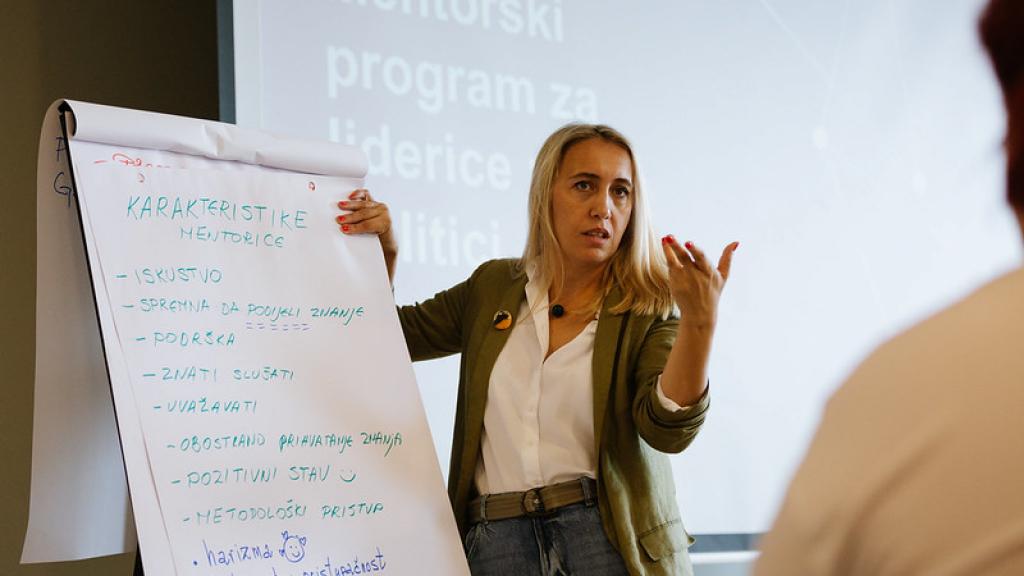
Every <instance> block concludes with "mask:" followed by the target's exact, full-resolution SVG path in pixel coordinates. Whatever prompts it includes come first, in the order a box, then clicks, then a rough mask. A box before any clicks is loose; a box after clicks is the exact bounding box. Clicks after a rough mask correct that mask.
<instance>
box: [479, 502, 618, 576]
mask: <svg viewBox="0 0 1024 576" xmlns="http://www.w3.org/2000/svg"><path fill="white" fill-rule="evenodd" d="M464 545H465V549H466V557H467V558H468V559H469V568H470V571H471V572H472V573H473V576H506V575H507V576H628V575H629V572H628V571H627V570H626V565H625V564H624V563H623V561H622V557H621V556H619V553H618V552H617V551H616V550H615V548H613V547H612V545H611V543H610V542H609V541H608V537H607V536H605V533H604V529H603V528H602V527H601V516H600V514H599V512H598V509H597V505H596V504H590V505H587V504H585V503H580V504H573V505H571V506H566V507H564V508H560V509H558V510H557V511H556V512H554V513H553V514H551V515H546V516H540V517H532V518H531V517H527V516H523V517H520V518H509V519H507V520H496V521H482V522H478V523H476V524H474V525H473V526H471V527H470V528H469V532H467V533H466V539H465V542H464Z"/></svg>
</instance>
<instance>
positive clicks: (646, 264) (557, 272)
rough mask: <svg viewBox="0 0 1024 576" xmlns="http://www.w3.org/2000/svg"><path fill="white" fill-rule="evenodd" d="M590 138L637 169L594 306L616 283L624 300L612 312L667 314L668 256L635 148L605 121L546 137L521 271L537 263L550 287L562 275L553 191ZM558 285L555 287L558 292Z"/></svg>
mask: <svg viewBox="0 0 1024 576" xmlns="http://www.w3.org/2000/svg"><path fill="white" fill-rule="evenodd" d="M592 138H599V139H601V140H604V141H606V142H610V143H612V144H615V145H617V146H620V147H622V149H624V150H625V151H626V153H627V154H629V160H630V164H631V166H632V171H633V173H632V180H633V210H632V213H631V214H630V217H629V223H628V224H627V226H626V230H625V232H624V233H623V235H622V242H621V243H620V244H619V247H618V250H616V252H615V255H614V256H612V260H611V262H610V263H609V265H608V267H607V268H605V273H604V278H603V279H602V285H603V289H602V290H601V292H600V293H599V294H598V300H597V301H596V302H595V303H594V308H595V310H596V308H597V307H598V306H599V305H600V300H601V299H603V298H604V297H605V296H606V295H607V294H608V292H609V290H611V288H612V286H615V285H618V286H619V287H620V288H621V290H622V296H623V298H622V301H621V302H619V303H618V304H617V305H616V306H615V307H614V308H612V309H611V312H612V313H614V314H621V313H623V312H626V311H630V312H634V313H637V314H642V315H658V316H662V317H665V316H668V315H669V314H670V313H671V312H672V310H673V302H672V296H671V293H670V292H669V280H668V266H667V265H666V263H665V255H664V254H663V253H662V252H661V250H660V249H659V248H658V242H657V238H656V237H655V235H654V229H653V228H652V227H651V224H650V221H649V220H648V209H647V201H646V198H645V197H644V194H643V191H642V188H641V186H640V178H639V172H638V169H637V165H636V158H634V156H633V147H632V146H631V145H630V144H629V141H628V140H626V137H625V136H623V135H622V134H621V133H619V132H618V131H617V130H615V129H614V128H611V127H608V126H605V125H602V124H578V123H572V124H566V125H565V126H562V127H561V128H559V129H558V130H555V132H554V133H553V134H551V136H548V139H547V140H546V141H545V142H544V145H543V146H541V148H540V152H538V153H537V160H536V162H535V163H534V166H533V178H532V180H531V182H530V199H529V212H530V213H529V233H528V235H527V238H526V248H525V249H524V250H523V256H522V258H521V259H520V261H519V265H520V267H521V268H522V269H525V267H526V266H529V265H533V266H535V275H536V278H535V281H537V282H539V283H540V285H541V286H546V287H548V288H550V287H551V284H552V282H553V281H554V279H555V278H563V275H562V272H563V271H564V263H563V262H562V252H561V249H560V247H559V244H558V239H557V238H556V237H555V227H554V223H553V222H552V206H551V199H552V189H553V187H554V182H555V178H556V177H557V176H558V171H559V169H561V167H562V160H563V159H564V158H565V154H566V152H567V151H568V150H569V148H571V147H572V146H573V145H575V144H578V143H580V142H582V141H584V140H590V139H592ZM560 289H561V287H556V292H558V291H560Z"/></svg>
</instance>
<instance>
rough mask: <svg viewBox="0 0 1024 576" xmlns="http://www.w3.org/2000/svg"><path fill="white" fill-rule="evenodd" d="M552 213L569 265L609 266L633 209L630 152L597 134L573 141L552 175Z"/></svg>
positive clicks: (565, 259)
mask: <svg viewBox="0 0 1024 576" xmlns="http://www.w3.org/2000/svg"><path fill="white" fill-rule="evenodd" d="M551 212H552V218H553V224H554V228H555V238H557V239H558V244H559V246H560V247H561V250H562V257H563V259H564V261H565V264H566V267H567V268H568V269H570V270H572V269H577V270H579V269H587V268H592V267H595V266H603V265H605V264H607V263H608V262H609V261H610V260H611V258H612V256H614V255H615V251H616V250H618V248H619V243H620V242H621V241H622V235H623V233H624V232H625V231H626V227H627V226H628V225H629V217H630V214H632V212H633V163H632V162H631V161H630V159H629V153H628V152H626V150H625V149H624V148H622V147H621V146H619V145H618V144H613V143H611V142H608V141H606V140H603V139H600V138H590V139H587V140H583V141H582V142H577V143H576V144H573V145H572V147H570V148H569V149H568V150H567V151H566V153H565V157H564V158H563V159H562V165H561V167H560V168H559V170H558V174H557V175H556V176H555V183H554V188H553V189H552V199H551Z"/></svg>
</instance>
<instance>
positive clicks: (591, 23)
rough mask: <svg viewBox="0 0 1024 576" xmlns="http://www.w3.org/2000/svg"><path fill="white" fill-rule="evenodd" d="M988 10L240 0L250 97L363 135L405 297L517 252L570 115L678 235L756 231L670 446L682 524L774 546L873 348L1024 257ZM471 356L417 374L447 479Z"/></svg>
mask: <svg viewBox="0 0 1024 576" xmlns="http://www.w3.org/2000/svg"><path fill="white" fill-rule="evenodd" d="M981 5H982V2H980V1H979V0H946V1H943V2H934V1H931V0H902V1H895V2H894V1H889V0H885V1H882V0H863V1H859V2H853V1H850V0H834V1H823V2H808V1H806V0H720V1H716V2H694V1H685V2H656V1H652V0H638V1H630V2H625V1H622V2H613V1H594V0H586V1H584V0H305V1H303V2H286V1H284V0H251V1H244V0H235V2H234V6H233V18H234V21H233V33H234V46H235V50H234V66H235V70H234V72H235V74H234V76H235V90H236V101H235V111H236V114H237V122H238V124H240V125H242V126H246V127H254V128H260V129H264V130H269V131H273V132H281V133H285V134H291V135H295V136H301V137H305V138H318V139H325V140H332V141H337V142H344V143H349V144H354V145H358V146H361V147H362V148H363V149H364V150H365V151H366V153H367V154H368V155H369V162H370V174H369V178H368V182H369V186H370V188H371V190H372V192H373V193H374V194H375V195H376V196H377V197H378V198H380V199H381V200H383V201H386V202H387V203H388V204H389V205H390V207H391V210H392V215H393V218H394V224H395V226H396V228H397V232H398V236H399V242H400V245H401V254H400V259H399V266H398V273H397V278H396V289H395V298H396V300H397V302H399V303H411V302H413V301H417V300H422V299H425V298H427V297H429V296H431V295H433V294H434V293H435V292H437V291H439V290H442V289H445V288H447V287H449V286H451V285H453V284H455V283H457V282H459V281H461V280H463V279H464V278H466V277H467V276H468V275H469V274H470V273H471V272H472V271H473V269H474V268H475V267H476V265H477V264H479V263H480V262H482V261H484V260H486V259H489V258H495V257H508V256H517V255H519V254H520V253H521V251H522V248H523V242H524V240H525V229H526V195H527V188H528V185H529V178H530V171H531V168H532V162H533V156H534V155H535V154H536V152H537V150H538V149H539V147H540V144H541V143H542V141H543V139H544V138H545V137H546V136H547V134H549V133H550V132H551V131H552V130H553V129H555V128H556V127H558V126H560V125H562V124H564V123H566V122H569V121H573V120H579V121H585V122H595V121H597V122H603V123H607V124H610V125H612V126H614V127H616V128H618V129H619V130H621V131H623V132H624V133H625V134H626V135H627V136H628V137H629V138H630V139H631V140H632V141H633V143H634V145H635V149H636V152H637V158H638V164H639V167H640V170H641V174H642V176H643V184H644V186H645V190H646V191H647V195H648V198H649V203H650V205H651V207H652V212H653V214H654V222H655V225H656V228H657V233H658V234H668V233H672V234H675V235H676V236H677V237H678V238H680V239H681V240H693V241H694V242H696V243H697V244H698V245H699V246H701V247H703V248H704V249H705V251H706V252H708V253H713V254H715V255H716V257H717V254H719V253H720V251H721V250H722V248H723V247H724V246H725V244H726V243H728V242H730V241H732V240H739V241H740V242H741V247H740V249H739V251H738V252H737V254H736V258H735V262H734V265H733V275H732V278H731V279H730V281H729V284H728V286H727V287H726V290H725V293H724V296H723V299H722V303H721V311H720V320H719V325H718V329H717V334H716V340H715V346H714V350H713V354H712V360H711V367H710V382H711V394H712V409H711V412H710V414H709V417H708V420H707V423H706V426H705V428H704V430H703V431H702V432H701V434H700V436H699V437H698V439H697V441H696V442H695V443H694V444H693V445H692V446H691V447H690V448H689V449H688V450H686V451H685V452H684V453H683V454H681V455H679V456H676V457H673V459H672V462H673V466H674V470H675V478H676V482H677V484H678V494H679V505H680V508H681V509H682V512H683V518H684V522H685V523H686V527H687V529H688V530H689V531H690V532H692V533H695V534H697V535H698V538H699V537H700V535H702V534H703V535H740V536H742V535H755V534H758V533H761V532H763V531H765V530H766V529H767V528H768V527H769V526H770V523H771V520H772V517H773V514H774V512H775V510H776V508H777V506H778V505H779V502H780V499H781V496H782V495H783V493H784V490H785V486H786V483H787V481H788V479H789V477H790V475H791V474H792V472H793V469H794V467H795V466H796V464H797V463H798V462H799V460H800V458H801V456H802V454H803V451H804V449H805V448H806V445H807V442H808V440H809V439H810V436H811V434H812V433H813V431H814V429H815V426H816V423H817V419H818V417H819V415H820V412H821V409H822V407H823V405H824V402H825V401H826V400H827V398H828V396H829V394H830V393H831V391H832V390H834V388H835V387H836V386H837V385H839V384H840V383H841V382H842V380H843V379H844V377H845V376H846V375H847V374H848V373H849V371H850V370H851V369H852V368H853V367H854V366H855V365H856V363H857V362H858V361H859V360H860V359H862V358H863V357H864V356H865V354H867V353H868V352H870V350H871V349H872V348H874V347H875V346H877V345H878V344H880V343H881V342H882V341H884V340H885V339H886V338H888V337H891V336H892V335H894V334H895V333H897V332H898V331H900V330H901V329H903V328H905V327H907V326H908V325H909V324H910V323H912V322H914V321H916V320H919V319H921V318H923V317H925V316H927V315H928V314H929V313H931V312H933V311H935V310H936V309H937V308H938V307H941V306H943V305H946V304H948V303H950V302H952V301H953V300H955V299H956V298H958V297H960V296H962V295H964V294H965V293H966V292H967V291H968V290H969V289H970V288H971V287H972V286H974V285H977V284H978V283H980V282H982V281H984V280H986V279H988V278H991V277H992V276H994V275H995V274H997V273H999V272H1001V271H1004V270H1006V269H1008V268H1009V267H1011V266H1013V265H1014V264H1015V262H1016V261H1017V260H1018V259H1019V257H1020V254H1019V249H1018V248H1017V247H1018V246H1019V244H1020V242H1019V239H1018V235H1017V232H1016V230H1015V227H1014V225H1013V220H1012V217H1011V214H1010V212H1009V211H1008V210H1007V209H1006V208H1005V201H1004V199H1003V193H1002V190H1003V185H1004V184H1003V182H1004V180H1003V161H1002V155H1001V148H1000V143H1001V138H1002V123H1003V121H1004V116H1003V110H1002V106H1001V100H1000V98H999V94H998V90H997V86H996V84H995V82H994V79H993V76H992V74H991V72H990V70H989V68H988V63H987V61H986V59H985V56H984V54H983V52H982V50H981V48H980V46H979V44H978V41H977V34H976V20H977V15H978V12H979V10H980V8H981ZM310 281H315V277H313V276H311V278H310ZM457 366H458V361H457V359H445V360H440V361H433V362H429V363H423V364H419V365H417V367H416V373H417V376H418V380H419V386H420V388H421V390H422V394H423V398H424V401H425V403H426V409H427V412H428V417H429V420H430V424H431V428H432V433H433V435H434V440H435V443H436V447H437V454H438V458H439V460H440V463H441V468H442V469H443V470H447V465H448V450H449V446H450V444H451V427H452V420H453V413H454V409H455V388H456V381H457ZM879 400H880V401H884V399H879ZM913 417H914V415H913V414H908V415H907V418H908V425H910V423H911V422H912V420H913ZM703 541H709V540H707V539H703ZM710 541H714V539H713V538H712V539H710ZM740 541H741V542H749V541H750V539H747V540H742V539H741V540H740ZM724 547H725V548H728V547H729V545H725V546H724ZM740 547H741V548H742V547H745V545H741V546H740Z"/></svg>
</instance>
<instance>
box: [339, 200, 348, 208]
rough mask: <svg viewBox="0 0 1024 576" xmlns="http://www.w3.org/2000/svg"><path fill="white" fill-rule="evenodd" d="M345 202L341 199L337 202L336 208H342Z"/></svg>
mask: <svg viewBox="0 0 1024 576" xmlns="http://www.w3.org/2000/svg"><path fill="white" fill-rule="evenodd" d="M346 204H348V202H346V201H345V200H342V201H341V202H338V208H344V207H345V205H346Z"/></svg>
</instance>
